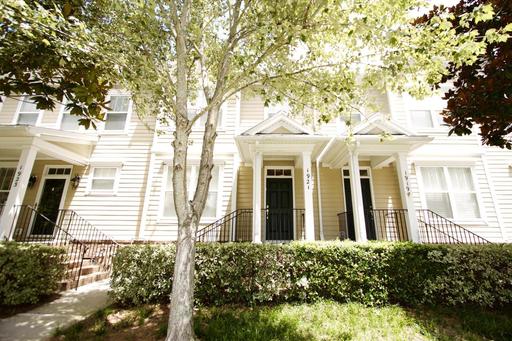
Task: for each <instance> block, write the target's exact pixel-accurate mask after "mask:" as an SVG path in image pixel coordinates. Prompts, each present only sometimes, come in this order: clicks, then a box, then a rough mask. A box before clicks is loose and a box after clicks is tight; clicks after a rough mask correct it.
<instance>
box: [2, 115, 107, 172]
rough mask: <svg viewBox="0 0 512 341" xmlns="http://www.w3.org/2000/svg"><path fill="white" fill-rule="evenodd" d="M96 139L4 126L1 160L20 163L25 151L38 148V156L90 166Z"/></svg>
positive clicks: (54, 131) (57, 131)
mask: <svg viewBox="0 0 512 341" xmlns="http://www.w3.org/2000/svg"><path fill="white" fill-rule="evenodd" d="M97 139H98V138H97V137H96V136H90V135H86V134H82V133H76V132H64V131H61V130H56V129H51V128H41V127H32V126H24V125H15V126H13V125H10V126H0V145H1V146H2V149H0V159H3V160H16V159H17V158H18V157H19V155H20V153H21V150H23V149H25V148H28V147H30V146H34V147H35V148H37V150H38V154H40V155H42V156H44V157H50V158H53V159H57V160H62V161H66V162H69V163H71V164H74V165H86V164H88V162H89V155H90V152H91V149H92V148H93V147H94V145H95V144H96V142H97Z"/></svg>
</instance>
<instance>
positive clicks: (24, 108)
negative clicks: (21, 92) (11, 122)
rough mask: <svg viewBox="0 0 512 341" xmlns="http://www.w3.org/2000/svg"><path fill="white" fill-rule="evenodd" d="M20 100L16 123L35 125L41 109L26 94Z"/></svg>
mask: <svg viewBox="0 0 512 341" xmlns="http://www.w3.org/2000/svg"><path fill="white" fill-rule="evenodd" d="M21 101H22V102H21V104H20V108H19V110H18V118H17V121H16V123H17V124H28V125H36V124H37V122H38V121H39V115H40V114H41V110H39V109H37V107H36V104H35V103H34V102H33V101H31V100H30V99H29V98H28V97H27V96H25V97H23V98H22V99H21Z"/></svg>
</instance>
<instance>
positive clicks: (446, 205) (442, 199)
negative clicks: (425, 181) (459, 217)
mask: <svg viewBox="0 0 512 341" xmlns="http://www.w3.org/2000/svg"><path fill="white" fill-rule="evenodd" d="M425 197H426V199H427V208H428V209H430V210H432V211H434V212H435V213H437V214H439V215H442V216H443V217H446V218H453V213H452V207H451V205H450V198H449V197H448V193H426V194H425Z"/></svg>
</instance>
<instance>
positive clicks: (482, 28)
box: [419, 0, 512, 149]
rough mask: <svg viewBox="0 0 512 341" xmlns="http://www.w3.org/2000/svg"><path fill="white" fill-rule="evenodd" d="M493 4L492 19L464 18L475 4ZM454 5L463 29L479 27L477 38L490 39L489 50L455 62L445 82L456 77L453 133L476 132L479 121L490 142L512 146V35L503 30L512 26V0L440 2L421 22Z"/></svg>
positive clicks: (451, 95)
mask: <svg viewBox="0 0 512 341" xmlns="http://www.w3.org/2000/svg"><path fill="white" fill-rule="evenodd" d="M484 4H488V5H492V7H493V9H494V11H495V13H496V14H495V15H494V16H492V18H491V17H490V16H489V18H486V19H489V20H473V21H470V20H464V21H463V22H462V23H460V24H457V21H458V20H460V18H468V19H469V17H470V13H472V12H473V11H474V10H475V8H479V7H480V8H481V7H482V6H483V5H484ZM446 11H448V12H449V13H451V14H452V15H453V17H452V19H451V20H450V22H451V24H452V25H454V27H455V30H456V32H457V33H467V32H470V31H473V32H474V33H473V34H475V35H476V36H475V39H477V40H487V42H488V44H487V46H486V48H485V51H484V53H481V54H479V55H478V57H477V58H476V60H474V61H473V62H472V63H467V64H464V65H457V64H455V63H450V64H449V67H448V73H447V74H445V75H444V76H443V78H442V80H441V82H447V81H449V82H451V83H453V88H452V89H451V90H449V91H448V92H447V93H446V94H445V98H446V99H447V100H448V107H447V110H445V111H444V113H443V115H444V121H445V122H446V123H447V124H448V125H449V126H451V130H450V134H456V135H467V134H471V132H472V128H473V125H474V124H478V125H479V129H480V135H481V136H482V142H483V143H484V144H486V145H491V146H499V147H506V148H508V149H512V143H511V139H510V134H512V40H511V39H507V35H503V34H500V33H504V32H511V31H512V1H510V0H462V1H461V2H460V3H458V4H457V5H456V6H453V7H451V8H449V9H448V10H447V9H446V8H442V7H440V8H436V9H434V10H433V11H432V12H431V13H430V14H429V15H426V16H424V17H423V18H421V19H420V20H419V22H422V23H425V22H426V21H427V20H429V19H430V18H432V17H434V16H436V15H438V13H439V12H446Z"/></svg>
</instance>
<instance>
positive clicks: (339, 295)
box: [112, 242, 512, 307]
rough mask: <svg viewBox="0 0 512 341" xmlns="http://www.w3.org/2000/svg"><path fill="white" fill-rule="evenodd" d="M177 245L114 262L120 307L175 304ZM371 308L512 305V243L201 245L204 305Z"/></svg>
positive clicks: (147, 248)
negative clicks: (322, 303) (326, 303)
mask: <svg viewBox="0 0 512 341" xmlns="http://www.w3.org/2000/svg"><path fill="white" fill-rule="evenodd" d="M174 252H175V246H174V245H173V244H171V245H165V246H151V245H144V246H130V247H125V248H123V249H121V250H120V251H119V253H118V255H117V257H116V259H115V260H114V272H113V278H112V290H113V291H112V295H113V297H114V299H115V300H116V301H118V302H122V303H126V304H141V303H149V302H164V301H166V300H168V297H169V294H170V291H171V285H172V271H173V256H174ZM323 298H326V299H334V300H336V301H340V302H360V303H363V304H367V305H380V304H386V303H401V304H406V305H418V304H435V305H461V304H471V305H478V306H485V307H493V306H501V305H505V304H507V303H511V302H512V246H511V245H496V244H493V245H482V246H466V245H424V244H412V243H370V244H366V245H360V244H354V243H340V242H329V243H308V244H306V243H294V244H290V245H256V244H199V245H198V246H197V253H196V289H195V299H196V303H197V304H198V305H223V304H242V305H254V304H259V303H279V302H304V301H306V302H308V301H316V300H318V299H323Z"/></svg>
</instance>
